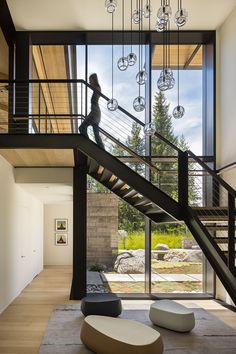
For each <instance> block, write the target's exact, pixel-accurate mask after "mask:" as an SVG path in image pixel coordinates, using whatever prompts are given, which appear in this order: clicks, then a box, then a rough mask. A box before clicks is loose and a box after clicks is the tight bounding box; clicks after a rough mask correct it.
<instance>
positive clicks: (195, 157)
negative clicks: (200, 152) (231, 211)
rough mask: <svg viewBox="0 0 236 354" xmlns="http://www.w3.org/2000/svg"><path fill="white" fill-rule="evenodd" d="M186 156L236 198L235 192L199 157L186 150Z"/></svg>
mask: <svg viewBox="0 0 236 354" xmlns="http://www.w3.org/2000/svg"><path fill="white" fill-rule="evenodd" d="M187 153H188V155H190V156H191V157H192V158H193V159H194V160H195V161H197V163H198V164H199V165H200V166H202V167H203V168H204V169H205V170H207V172H208V173H209V174H210V175H211V176H212V177H213V178H214V179H215V180H216V181H217V182H219V183H220V184H221V185H222V186H223V187H224V188H225V189H226V190H227V191H228V192H229V193H230V194H231V195H232V196H233V197H234V198H236V191H235V190H234V189H233V188H232V187H231V186H230V185H229V184H228V183H227V182H225V180H223V179H222V178H221V177H220V176H218V175H217V174H216V173H215V172H214V171H213V170H212V169H211V168H210V167H209V166H207V164H206V163H205V162H203V161H202V160H201V159H199V157H197V156H196V155H195V154H194V153H193V152H192V151H191V150H187Z"/></svg>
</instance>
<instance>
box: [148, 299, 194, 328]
mask: <svg viewBox="0 0 236 354" xmlns="http://www.w3.org/2000/svg"><path fill="white" fill-rule="evenodd" d="M149 317H150V320H151V321H152V323H154V324H155V325H157V326H160V327H164V328H168V329H171V330H173V331H176V332H189V331H191V330H192V329H193V328H194V326H195V318H194V313H193V311H192V310H191V309H188V308H187V307H185V306H183V305H181V304H179V303H177V302H175V301H173V300H159V301H156V302H155V303H154V304H152V305H151V307H150V312H149Z"/></svg>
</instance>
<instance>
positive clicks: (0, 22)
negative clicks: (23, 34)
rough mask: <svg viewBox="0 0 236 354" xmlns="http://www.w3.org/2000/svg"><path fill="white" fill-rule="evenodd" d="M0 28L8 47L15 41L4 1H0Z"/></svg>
mask: <svg viewBox="0 0 236 354" xmlns="http://www.w3.org/2000/svg"><path fill="white" fill-rule="evenodd" d="M0 9H1V11H0V27H1V29H2V32H3V35H4V37H5V39H6V42H7V44H8V45H12V44H13V43H14V42H15V40H16V30H15V26H14V23H13V21H12V17H11V13H10V11H9V8H8V5H7V2H6V0H0Z"/></svg>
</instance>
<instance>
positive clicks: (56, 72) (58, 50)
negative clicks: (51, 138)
mask: <svg viewBox="0 0 236 354" xmlns="http://www.w3.org/2000/svg"><path fill="white" fill-rule="evenodd" d="M32 53H33V58H34V64H35V68H36V72H37V78H39V79H42V80H50V79H52V80H53V79H67V78H68V77H67V71H66V59H65V53H64V46H61V45H52V46H33V47H32ZM34 75H35V76H36V73H34ZM41 93H42V97H41V99H40V111H41V114H42V113H46V112H47V113H48V114H70V101H69V94H68V85H67V84H64V83H57V84H53V83H47V84H41ZM39 94H40V93H39V88H38V85H35V87H34V88H33V112H34V113H35V114H37V112H38V110H39V108H38V107H39ZM68 118H69V117H68ZM42 121H43V118H42ZM51 125H52V130H53V132H56V133H58V132H59V133H70V132H71V124H70V121H69V119H51ZM36 126H37V127H38V122H37V121H36ZM44 131H45V124H44V123H42V124H41V132H44Z"/></svg>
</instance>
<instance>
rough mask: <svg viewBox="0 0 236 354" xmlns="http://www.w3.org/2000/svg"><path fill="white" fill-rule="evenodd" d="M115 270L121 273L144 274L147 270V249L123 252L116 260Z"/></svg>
mask: <svg viewBox="0 0 236 354" xmlns="http://www.w3.org/2000/svg"><path fill="white" fill-rule="evenodd" d="M114 270H115V271H116V272H117V273H120V274H143V273H144V272H145V251H144V250H134V251H129V252H128V251H127V252H122V253H121V254H119V255H118V256H117V258H116V260H115V264H114Z"/></svg>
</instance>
